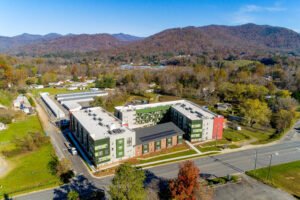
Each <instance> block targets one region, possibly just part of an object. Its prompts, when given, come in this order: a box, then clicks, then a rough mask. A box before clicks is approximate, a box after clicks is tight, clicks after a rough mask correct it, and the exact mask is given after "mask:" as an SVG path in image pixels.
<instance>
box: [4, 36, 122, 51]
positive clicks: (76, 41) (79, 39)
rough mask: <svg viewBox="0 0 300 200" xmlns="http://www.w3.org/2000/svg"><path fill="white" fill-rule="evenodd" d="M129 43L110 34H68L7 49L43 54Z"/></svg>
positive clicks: (99, 48) (87, 49)
mask: <svg viewBox="0 0 300 200" xmlns="http://www.w3.org/2000/svg"><path fill="white" fill-rule="evenodd" d="M125 44H127V42H125V41H120V40H118V39H117V38H115V37H114V36H112V35H109V34H94V35H88V34H81V35H67V36H62V37H58V38H52V39H47V40H43V41H40V42H34V43H30V44H27V45H24V46H21V47H18V48H11V49H9V50H7V51H6V52H8V53H12V54H14V53H16V54H17V53H25V54H43V53H48V52H61V51H66V52H87V51H96V50H103V49H108V48H113V47H117V46H122V45H125Z"/></svg>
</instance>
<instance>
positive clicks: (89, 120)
mask: <svg viewBox="0 0 300 200" xmlns="http://www.w3.org/2000/svg"><path fill="white" fill-rule="evenodd" d="M70 122H71V132H72V135H73V136H74V138H75V139H76V140H77V142H78V143H79V144H80V145H81V147H82V149H83V150H84V151H85V152H86V154H87V156H88V157H89V159H90V160H91V161H92V163H93V164H94V165H95V166H102V165H106V164H110V163H114V162H117V161H121V160H124V159H128V158H131V157H134V156H135V148H134V145H135V131H133V130H131V129H129V128H128V127H126V126H123V125H122V122H121V121H120V120H119V119H117V118H116V117H115V116H113V115H112V114H110V113H109V112H107V111H106V110H104V109H103V108H101V107H94V108H88V109H83V110H79V111H73V112H71V113H70Z"/></svg>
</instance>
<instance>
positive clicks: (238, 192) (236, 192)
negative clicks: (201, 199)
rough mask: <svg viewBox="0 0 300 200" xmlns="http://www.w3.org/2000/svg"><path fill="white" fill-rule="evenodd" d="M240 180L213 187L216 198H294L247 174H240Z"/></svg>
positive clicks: (258, 199)
mask: <svg viewBox="0 0 300 200" xmlns="http://www.w3.org/2000/svg"><path fill="white" fill-rule="evenodd" d="M241 178H242V181H241V182H240V183H236V184H228V185H224V186H220V187H217V188H215V194H214V197H215V199H216V200H229V199H230V200H240V199H247V200H283V199H284V200H294V199H295V198H294V197H293V196H292V195H291V194H289V193H287V192H285V191H283V190H280V189H277V188H273V187H270V186H268V185H266V184H263V183H261V182H259V181H257V180H255V179H253V178H251V177H249V176H247V175H244V174H243V175H241Z"/></svg>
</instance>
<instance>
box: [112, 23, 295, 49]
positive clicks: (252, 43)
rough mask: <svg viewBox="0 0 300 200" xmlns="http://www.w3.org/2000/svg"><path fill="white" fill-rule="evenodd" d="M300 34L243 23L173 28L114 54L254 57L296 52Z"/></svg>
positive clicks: (134, 43) (284, 29)
mask: <svg viewBox="0 0 300 200" xmlns="http://www.w3.org/2000/svg"><path fill="white" fill-rule="evenodd" d="M299 50H300V34H298V33H296V32H294V31H292V30H289V29H286V28H281V27H273V26H267V25H255V24H245V25H240V26H220V25H210V26H204V27H185V28H174V29H168V30H165V31H162V32H160V33H157V34H155V35H152V36H150V37H148V38H145V39H143V40H139V41H136V42H133V43H130V44H128V45H127V46H124V47H120V48H118V50H117V51H114V52H115V53H121V52H122V53H125V52H127V53H128V54H129V53H132V52H135V53H137V52H139V53H141V54H145V55H151V54H161V53H180V52H184V53H186V54H192V53H195V54H202V53H209V52H213V53H221V54H227V55H230V54H232V55H239V54H255V53H259V52H262V51H264V52H268V51H273V52H275V51H299Z"/></svg>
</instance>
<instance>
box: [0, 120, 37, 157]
mask: <svg viewBox="0 0 300 200" xmlns="http://www.w3.org/2000/svg"><path fill="white" fill-rule="evenodd" d="M41 131H42V127H41V124H40V121H39V119H38V117H37V116H36V115H33V116H28V117H27V119H26V120H25V121H20V122H16V123H12V124H9V125H8V129H6V130H3V131H1V132H0V151H1V150H9V149H11V148H13V147H14V145H13V144H11V143H10V141H11V140H12V139H13V138H14V136H15V135H16V136H24V135H26V134H27V133H28V132H41Z"/></svg>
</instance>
